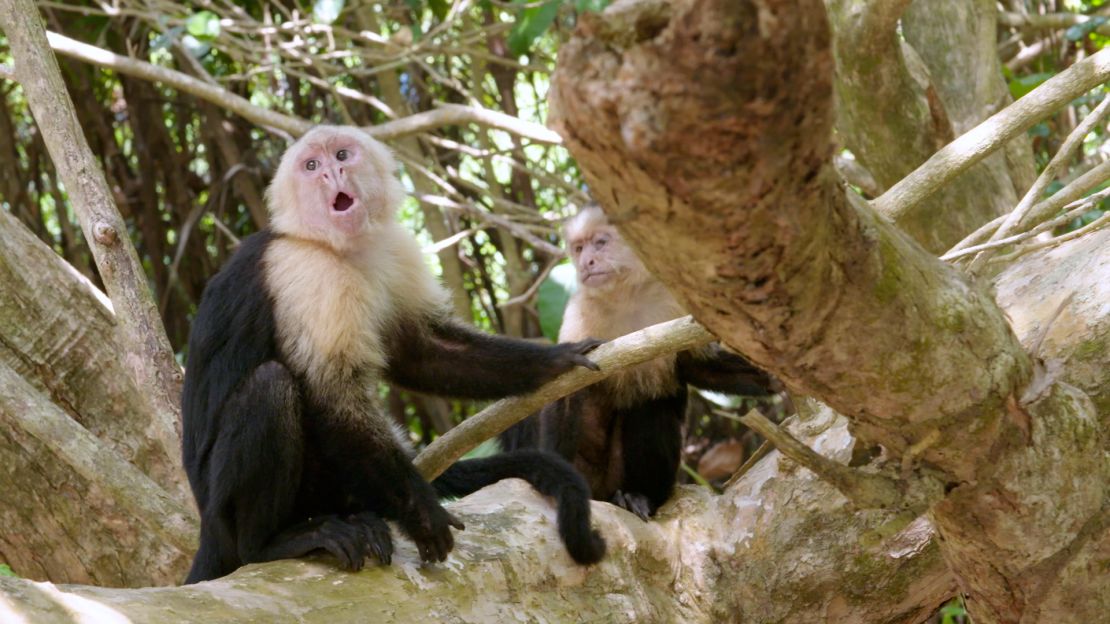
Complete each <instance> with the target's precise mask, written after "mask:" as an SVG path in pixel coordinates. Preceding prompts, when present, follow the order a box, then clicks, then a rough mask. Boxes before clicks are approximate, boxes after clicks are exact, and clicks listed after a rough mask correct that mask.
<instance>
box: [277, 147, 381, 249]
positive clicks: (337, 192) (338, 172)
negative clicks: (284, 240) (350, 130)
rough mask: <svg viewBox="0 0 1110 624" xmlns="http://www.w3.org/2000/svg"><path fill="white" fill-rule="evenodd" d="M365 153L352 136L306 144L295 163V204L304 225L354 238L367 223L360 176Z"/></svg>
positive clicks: (361, 176)
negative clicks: (301, 212)
mask: <svg viewBox="0 0 1110 624" xmlns="http://www.w3.org/2000/svg"><path fill="white" fill-rule="evenodd" d="M365 161H366V154H365V153H364V152H363V149H362V146H361V145H359V144H358V143H357V142H355V141H354V140H352V138H351V137H344V136H338V137H332V138H330V140H328V141H324V142H321V143H314V144H309V145H305V146H304V148H303V149H301V150H300V152H298V154H297V159H296V161H294V164H295V165H296V173H295V174H294V175H296V177H297V179H298V180H297V185H296V186H297V191H296V192H297V205H298V206H299V208H300V210H301V211H303V213H304V214H303V215H302V218H303V219H304V222H305V223H306V225H310V226H312V227H313V228H323V229H335V230H337V231H339V232H343V233H345V234H347V235H357V234H359V233H360V232H361V231H362V230H363V228H364V227H365V226H366V224H367V206H366V202H365V201H363V198H364V197H365V193H364V192H363V190H362V180H361V179H360V178H363V177H365V174H362V175H360V173H362V170H363V169H365V168H366V164H365Z"/></svg>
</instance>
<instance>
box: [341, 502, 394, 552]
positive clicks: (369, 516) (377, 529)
mask: <svg viewBox="0 0 1110 624" xmlns="http://www.w3.org/2000/svg"><path fill="white" fill-rule="evenodd" d="M347 521H348V522H350V523H351V525H352V526H356V527H360V528H361V529H362V535H363V538H364V539H365V550H368V551H369V554H371V555H374V558H375V559H377V560H378V563H380V564H382V565H389V564H390V562H391V561H393V538H392V536H390V534H389V525H388V524H386V523H385V520H382V519H381V517H380V516H378V514H376V513H374V512H372V511H363V512H360V513H357V514H354V515H352V516H349V517H348V518H347Z"/></svg>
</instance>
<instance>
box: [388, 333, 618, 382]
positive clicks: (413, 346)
mask: <svg viewBox="0 0 1110 624" xmlns="http://www.w3.org/2000/svg"><path fill="white" fill-rule="evenodd" d="M599 344H601V342H600V341H598V340H592V339H589V340H582V341H579V342H568V343H561V344H557V345H544V344H537V343H533V342H529V341H527V340H521V339H518V338H508V337H505V336H496V335H492V334H486V333H482V332H478V331H475V330H472V329H469V328H467V327H464V326H463V325H461V324H458V323H455V322H452V321H449V320H445V319H434V320H427V321H425V322H423V323H419V322H409V323H407V324H405V325H404V326H402V327H400V328H398V330H397V331H396V332H395V333H394V336H393V344H391V345H390V349H389V366H388V370H387V371H386V374H387V376H388V377H389V378H390V380H392V381H393V382H395V383H397V384H398V385H400V386H403V387H405V388H409V389H412V390H416V391H419V392H427V393H430V394H438V395H445V396H453V397H465V398H472V399H496V398H501V397H505V396H512V395H515V394H523V393H526V392H531V391H532V390H535V389H536V388H539V387H540V386H542V385H543V384H545V383H547V382H548V381H551V380H552V379H554V378H555V377H557V376H559V375H561V374H563V373H565V372H567V371H569V370H571V369H572V368H574V367H575V366H585V367H587V368H590V369H593V370H597V365H596V364H594V363H593V362H591V361H590V359H589V358H587V357H586V355H585V354H586V353H588V352H589V351H591V350H592V349H593V348H594V347H596V346H597V345H599Z"/></svg>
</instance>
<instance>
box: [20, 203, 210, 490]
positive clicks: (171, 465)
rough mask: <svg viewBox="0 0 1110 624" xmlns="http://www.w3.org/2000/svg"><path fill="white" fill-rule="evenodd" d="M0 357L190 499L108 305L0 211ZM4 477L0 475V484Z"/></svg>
mask: <svg viewBox="0 0 1110 624" xmlns="http://www.w3.org/2000/svg"><path fill="white" fill-rule="evenodd" d="M0 363H3V364H4V365H6V366H8V367H10V368H11V369H12V370H14V371H15V372H16V373H18V374H19V376H20V377H22V378H23V379H24V380H25V381H26V382H28V383H30V384H31V386H32V387H34V388H35V390H37V391H39V392H41V393H43V394H44V395H45V396H46V397H48V398H49V399H50V400H51V401H52V402H53V403H54V404H55V405H57V406H58V407H60V408H61V409H63V410H64V411H65V412H66V413H67V414H68V415H69V417H70V418H73V419H74V420H76V421H77V422H78V423H79V424H80V425H81V426H83V427H85V428H86V429H88V430H89V431H90V432H91V433H93V434H94V435H96V436H97V437H98V438H100V439H101V440H103V441H104V442H105V443H107V444H109V445H110V446H111V448H112V449H113V450H115V451H116V452H117V453H119V454H120V457H122V458H124V459H125V460H127V461H129V462H131V463H133V464H135V465H136V466H137V467H139V468H140V469H141V470H142V471H143V472H145V473H146V474H147V475H148V476H149V477H150V478H151V479H153V480H154V481H155V482H157V483H158V484H159V485H161V486H162V487H163V488H165V489H166V491H167V492H170V493H172V495H173V496H174V497H175V498H176V499H177V500H178V501H179V502H180V503H181V504H190V505H191V504H192V494H190V493H189V488H188V484H187V483H186V482H185V474H184V472H183V471H182V469H181V443H180V441H179V439H178V437H177V434H176V433H175V432H174V431H173V429H172V428H170V427H157V426H153V424H152V422H151V420H150V409H151V407H150V404H149V402H148V401H147V396H146V395H147V392H146V391H144V390H143V389H142V388H140V387H139V386H138V385H137V384H136V382H135V380H134V378H132V376H131V375H130V374H128V371H127V369H126V368H125V365H124V362H123V361H122V359H121V357H120V352H119V344H118V343H117V341H116V332H115V318H114V315H113V314H112V310H111V302H109V301H108V299H107V297H105V296H104V294H103V293H101V292H100V291H99V290H97V289H96V287H95V286H93V285H92V284H90V283H89V282H88V280H86V279H85V278H84V277H82V276H81V275H80V274H79V273H78V272H77V271H76V270H75V269H74V268H73V267H72V266H70V265H69V264H68V263H66V261H65V260H62V259H61V258H59V257H58V255H57V254H56V253H54V251H53V250H52V249H50V248H49V247H47V246H46V245H45V244H43V242H42V241H40V240H39V239H38V238H36V237H35V235H34V234H32V233H31V232H30V231H28V230H27V228H26V227H24V226H23V225H22V224H21V223H20V222H19V221H18V220H17V219H16V218H15V217H14V216H12V215H10V214H8V213H7V212H5V211H0ZM7 486H8V484H6V483H3V482H0V490H3V489H7Z"/></svg>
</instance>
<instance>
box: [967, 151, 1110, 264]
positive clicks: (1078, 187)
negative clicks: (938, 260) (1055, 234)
mask: <svg viewBox="0 0 1110 624" xmlns="http://www.w3.org/2000/svg"><path fill="white" fill-rule="evenodd" d="M1108 179H1110V160H1107V161H1104V162H1102V163H1100V164H1098V165H1097V166H1095V167H1094V168H1093V169H1091V170H1090V171H1088V172H1086V173H1084V174H1083V175H1081V176H1079V177H1078V178H1076V179H1074V180H1072V181H1071V182H1070V183H1068V185H1067V186H1065V187H1064V188H1062V189H1060V190H1059V191H1056V192H1055V193H1053V194H1052V195H1051V196H1050V197H1048V198H1046V199H1044V200H1043V201H1041V202H1040V203H1039V204H1037V205H1036V206H1034V207H1033V210H1031V211H1030V212H1029V215H1027V216H1026V218H1025V219H1024V220H1023V221H1022V222H1021V224H1020V225H1021V227H1028V226H1029V225H1036V224H1038V223H1040V222H1042V221H1044V220H1045V219H1048V218H1050V217H1052V216H1053V215H1055V214H1056V213H1057V212H1059V211H1060V210H1062V209H1064V207H1065V206H1066V205H1069V204H1071V203H1072V202H1074V201H1076V200H1079V199H1082V198H1083V195H1084V194H1085V193H1088V192H1089V191H1090V190H1091V189H1093V188H1095V187H1096V186H1098V185H1100V184H1102V183H1103V182H1105V181H1106V180H1108ZM1006 216H1007V215H1000V216H998V217H997V218H995V219H993V220H992V221H991V222H990V223H987V224H986V225H983V226H981V227H980V228H979V229H977V230H975V231H974V232H972V233H971V234H969V235H968V236H967V237H966V238H964V239H963V240H962V241H960V242H959V243H958V244H957V245H956V246H955V247H953V248H952V249H950V250H949V251H948V252H947V253H948V254H951V253H955V252H957V251H961V250H963V249H967V248H968V247H970V246H972V245H977V244H979V243H981V242H984V241H986V240H987V239H988V238H990V234H991V233H992V232H993V231H994V230H995V229H996V228H998V226H999V225H1002V222H1003V221H1005V220H1006Z"/></svg>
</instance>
